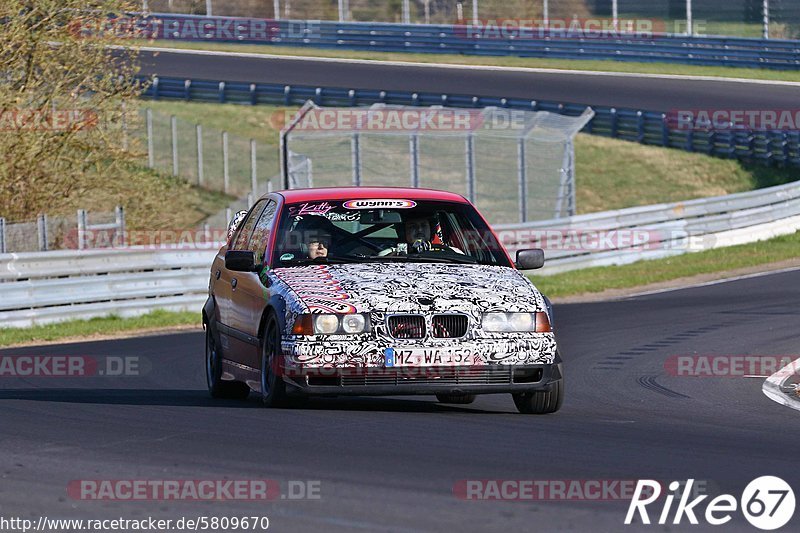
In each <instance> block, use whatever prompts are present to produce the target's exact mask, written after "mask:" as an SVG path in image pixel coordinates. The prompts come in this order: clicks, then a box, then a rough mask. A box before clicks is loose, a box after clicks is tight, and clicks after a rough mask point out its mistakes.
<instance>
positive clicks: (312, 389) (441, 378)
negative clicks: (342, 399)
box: [284, 357, 564, 396]
mask: <svg viewBox="0 0 800 533" xmlns="http://www.w3.org/2000/svg"><path fill="white" fill-rule="evenodd" d="M563 375H564V374H563V370H562V363H561V360H560V358H558V357H557V359H556V362H554V363H551V364H541V365H479V366H468V367H451V368H436V369H432V368H430V369H426V368H405V369H382V368H363V367H360V368H355V367H351V368H335V369H330V370H328V371H322V370H321V369H308V370H307V371H305V372H302V373H299V374H297V375H293V376H284V381H285V382H286V384H287V390H288V392H289V393H293V394H300V395H308V396H339V395H365V396H396V395H413V394H439V393H442V394H491V393H504V392H505V393H521V392H532V391H543V390H549V389H550V388H551V387H552V385H553V383H555V382H557V381H559V380H561V379H563Z"/></svg>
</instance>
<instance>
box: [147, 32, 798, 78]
mask: <svg viewBox="0 0 800 533" xmlns="http://www.w3.org/2000/svg"><path fill="white" fill-rule="evenodd" d="M137 44H139V45H143V46H156V47H163V48H180V49H184V50H211V51H218V52H244V53H249V54H269V55H282V56H313V57H318V58H326V57H331V58H342V59H372V60H378V61H403V62H414V63H443V64H457V65H484V66H498V67H524V68H544V69H563V70H586V71H595V72H597V71H602V72H628V73H637V74H673V75H682V76H714V77H724V78H744V79H755V80H770V81H797V82H800V72H798V71H780V70H769V69H753V68H735V67H710V66H700V65H680V64H672V63H637V62H633V61H630V62H628V61H613V60H594V61H588V60H566V59H542V58H533V57H498V56H468V55H460V54H412V53H403V52H372V51H368V50H367V51H359V50H338V49H328V48H303V47H291V46H275V45H262V44H236V43H215V42H207V41H201V42H178V41H138V42H137Z"/></svg>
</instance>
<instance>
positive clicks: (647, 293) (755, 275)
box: [622, 267, 800, 300]
mask: <svg viewBox="0 0 800 533" xmlns="http://www.w3.org/2000/svg"><path fill="white" fill-rule="evenodd" d="M797 270H800V267H789V268H782V269H780V270H769V271H767V272H755V273H753V274H744V275H742V276H734V277H732V278H722V279H715V280H713V281H706V282H704V283H697V284H694V285H684V286H681V287H670V288H668V289H657V290H654V291H645V292H637V293H634V294H630V295H628V296H625V297H624V298H622V299H623V300H627V299H629V298H638V297H639V296H651V295H653V294H662V293H665V292H675V291H683V290H686V289H697V288H699V287H708V286H711V285H719V284H720V283H729V282H731V281H740V280H743V279H752V278H761V277H764V276H771V275H772V274H784V273H786V272H795V271H797Z"/></svg>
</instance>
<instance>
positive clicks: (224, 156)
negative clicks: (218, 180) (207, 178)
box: [222, 131, 230, 194]
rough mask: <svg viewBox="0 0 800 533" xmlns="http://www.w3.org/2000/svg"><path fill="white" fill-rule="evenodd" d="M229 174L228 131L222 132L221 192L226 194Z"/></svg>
mask: <svg viewBox="0 0 800 533" xmlns="http://www.w3.org/2000/svg"><path fill="white" fill-rule="evenodd" d="M229 186H230V175H229V174H228V132H227V131H223V132H222V192H224V193H225V194H228V187H229Z"/></svg>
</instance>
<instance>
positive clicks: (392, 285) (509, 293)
mask: <svg viewBox="0 0 800 533" xmlns="http://www.w3.org/2000/svg"><path fill="white" fill-rule="evenodd" d="M271 276H273V277H274V278H275V281H276V282H277V283H278V284H279V285H282V287H279V290H280V289H281V288H282V289H283V290H284V291H286V292H287V293H288V294H291V295H293V296H294V298H292V299H293V300H294V301H293V302H292V303H293V304H295V306H298V307H301V308H302V309H298V308H296V309H295V311H297V312H335V313H353V312H367V311H382V312H411V311H429V312H430V311H433V312H440V311H463V312H468V313H475V312H485V311H506V312H512V311H528V312H533V311H544V310H545V303H544V299H543V297H542V295H541V294H540V293H539V291H538V290H536V288H535V287H534V285H533V284H532V283H531V282H530V280H528V279H527V278H526V277H525V276H523V275H522V274H521V273H520V272H519V271H517V270H516V269H513V268H509V267H498V266H489V265H453V264H440V263H357V264H346V265H313V266H303V267H293V268H279V269H275V270H273V271H272V272H271ZM288 294H287V295H288Z"/></svg>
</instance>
